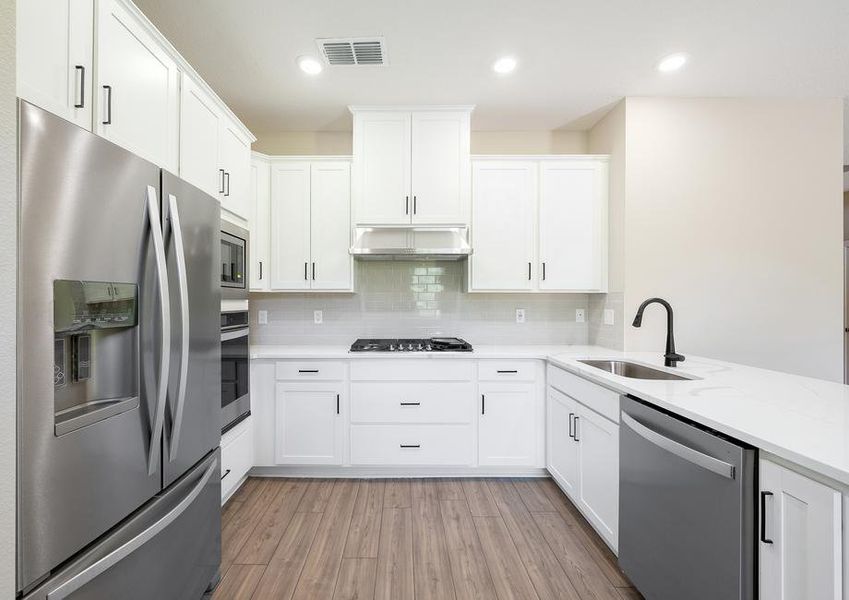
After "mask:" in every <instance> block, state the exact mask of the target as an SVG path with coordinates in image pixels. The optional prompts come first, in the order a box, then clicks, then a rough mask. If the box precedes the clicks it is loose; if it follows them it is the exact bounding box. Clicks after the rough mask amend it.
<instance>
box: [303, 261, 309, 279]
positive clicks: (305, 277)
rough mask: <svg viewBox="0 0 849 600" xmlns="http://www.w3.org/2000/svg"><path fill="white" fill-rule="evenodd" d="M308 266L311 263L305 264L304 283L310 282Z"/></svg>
mask: <svg viewBox="0 0 849 600" xmlns="http://www.w3.org/2000/svg"><path fill="white" fill-rule="evenodd" d="M308 264H309V263H304V281H307V280H309V277H307V265H308Z"/></svg>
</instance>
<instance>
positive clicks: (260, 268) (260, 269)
mask: <svg viewBox="0 0 849 600" xmlns="http://www.w3.org/2000/svg"><path fill="white" fill-rule="evenodd" d="M259 279H260V281H262V261H259Z"/></svg>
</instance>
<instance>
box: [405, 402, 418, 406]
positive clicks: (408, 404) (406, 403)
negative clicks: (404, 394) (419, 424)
mask: <svg viewBox="0 0 849 600" xmlns="http://www.w3.org/2000/svg"><path fill="white" fill-rule="evenodd" d="M420 405H421V402H402V403H401V406H420Z"/></svg>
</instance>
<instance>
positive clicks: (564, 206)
mask: <svg viewBox="0 0 849 600" xmlns="http://www.w3.org/2000/svg"><path fill="white" fill-rule="evenodd" d="M606 173H607V166H606V164H605V163H602V162H600V161H595V160H563V161H552V162H548V161H545V162H543V163H542V165H541V166H540V193H539V262H540V264H539V268H540V271H541V273H540V281H539V288H540V289H541V290H564V291H568V290H603V289H604V288H605V287H606V283H605V281H604V279H605V277H606V274H605V271H606V260H607V258H606V256H607V252H606V250H605V245H606V243H607V241H606V238H607V235H606V232H607V178H606Z"/></svg>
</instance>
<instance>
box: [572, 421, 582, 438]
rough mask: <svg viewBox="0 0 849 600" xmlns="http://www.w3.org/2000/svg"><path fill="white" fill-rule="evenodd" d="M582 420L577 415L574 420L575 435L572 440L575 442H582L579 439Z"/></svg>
mask: <svg viewBox="0 0 849 600" xmlns="http://www.w3.org/2000/svg"><path fill="white" fill-rule="evenodd" d="M580 418H581V417H579V416H578V415H575V418H574V419H572V422H573V423H574V424H575V435H573V436H572V439H573V440H575V441H576V442H580V441H581V440H579V439H578V419H580Z"/></svg>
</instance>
